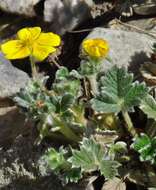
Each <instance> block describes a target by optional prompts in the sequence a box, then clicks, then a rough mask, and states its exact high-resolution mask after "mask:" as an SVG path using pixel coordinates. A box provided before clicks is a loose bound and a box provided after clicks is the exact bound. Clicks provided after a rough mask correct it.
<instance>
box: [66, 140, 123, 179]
mask: <svg viewBox="0 0 156 190" xmlns="http://www.w3.org/2000/svg"><path fill="white" fill-rule="evenodd" d="M69 162H71V164H72V166H73V167H76V168H79V167H81V169H82V171H83V172H92V171H96V170H100V172H101V174H102V175H104V176H105V177H106V178H108V179H110V178H113V177H114V176H116V175H117V168H118V167H119V166H120V164H119V163H118V162H117V161H113V160H109V158H108V155H106V150H104V148H103V147H102V146H101V145H100V144H98V143H97V142H95V140H93V139H86V138H84V139H83V142H82V144H81V146H80V150H72V157H71V158H70V159H69Z"/></svg>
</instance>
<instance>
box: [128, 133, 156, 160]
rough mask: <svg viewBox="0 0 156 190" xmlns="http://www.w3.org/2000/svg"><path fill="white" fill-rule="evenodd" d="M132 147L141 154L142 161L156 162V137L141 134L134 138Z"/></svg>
mask: <svg viewBox="0 0 156 190" xmlns="http://www.w3.org/2000/svg"><path fill="white" fill-rule="evenodd" d="M131 147H132V148H133V149H134V150H136V151H137V152H138V153H139V154H140V161H150V162H151V164H156V137H154V138H150V137H148V136H147V135H146V134H141V136H140V137H137V138H136V139H135V140H134V143H133V144H132V145H131Z"/></svg>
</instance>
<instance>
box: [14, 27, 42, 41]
mask: <svg viewBox="0 0 156 190" xmlns="http://www.w3.org/2000/svg"><path fill="white" fill-rule="evenodd" d="M40 33H41V28H40V27H31V28H23V29H21V30H19V31H18V32H17V36H18V38H19V39H20V40H23V41H26V40H30V41H31V40H35V39H37V38H38V37H39V35H40Z"/></svg>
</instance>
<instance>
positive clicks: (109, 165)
mask: <svg viewBox="0 0 156 190" xmlns="http://www.w3.org/2000/svg"><path fill="white" fill-rule="evenodd" d="M119 166H121V164H119V162H117V161H114V160H102V161H101V162H100V166H99V169H100V172H101V174H102V175H104V176H105V178H106V179H112V178H113V177H114V176H116V175H117V174H118V170H117V168H118V167H119Z"/></svg>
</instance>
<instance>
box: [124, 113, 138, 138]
mask: <svg viewBox="0 0 156 190" xmlns="http://www.w3.org/2000/svg"><path fill="white" fill-rule="evenodd" d="M122 115H123V117H124V120H125V122H126V127H127V130H128V132H129V133H130V134H131V135H132V137H136V136H138V135H137V132H136V130H135V128H134V126H133V123H132V121H131V118H130V116H129V114H128V112H127V111H122Z"/></svg>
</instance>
